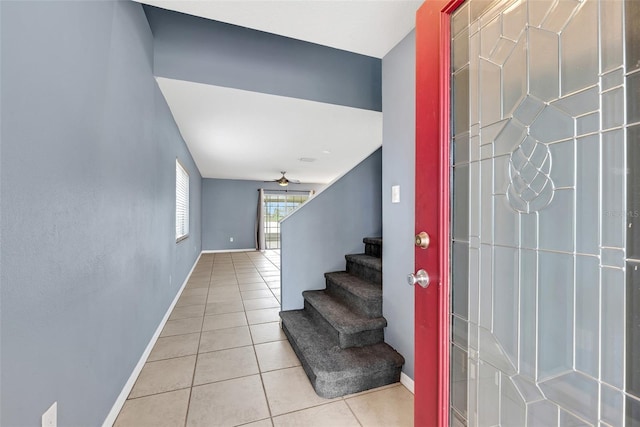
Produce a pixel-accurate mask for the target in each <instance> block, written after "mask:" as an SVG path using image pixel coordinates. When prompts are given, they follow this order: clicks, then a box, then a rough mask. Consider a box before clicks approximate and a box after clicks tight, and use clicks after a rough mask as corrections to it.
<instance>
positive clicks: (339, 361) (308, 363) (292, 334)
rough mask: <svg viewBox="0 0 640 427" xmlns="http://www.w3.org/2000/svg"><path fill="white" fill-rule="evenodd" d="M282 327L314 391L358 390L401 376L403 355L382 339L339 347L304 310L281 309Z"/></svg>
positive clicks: (327, 395) (335, 393) (328, 394)
mask: <svg viewBox="0 0 640 427" xmlns="http://www.w3.org/2000/svg"><path fill="white" fill-rule="evenodd" d="M280 317H281V318H282V327H283V330H284V332H285V334H286V335H287V338H288V339H289V342H290V343H291V346H292V347H293V350H294V351H295V353H296V355H297V356H298V358H299V359H300V362H301V363H302V367H303V368H304V370H305V372H306V373H307V376H308V377H309V379H310V381H311V384H312V385H313V388H314V389H315V391H316V393H317V394H318V395H319V396H321V397H324V398H327V399H332V398H334V397H340V396H344V395H346V394H352V393H357V392H360V391H364V390H369V389H372V388H376V387H382V386H384V385H387V384H392V383H396V382H398V381H399V380H400V370H401V367H402V365H403V364H404V358H403V357H402V356H401V355H400V354H399V353H398V352H396V351H395V350H394V349H393V348H391V347H390V346H389V345H387V344H385V343H383V342H381V343H378V344H374V345H370V346H366V347H352V348H347V349H341V348H340V347H339V346H338V343H337V342H336V341H335V340H334V339H333V337H332V336H331V334H329V333H328V332H327V331H326V330H324V329H323V328H321V327H318V326H317V325H316V324H315V323H314V319H313V318H311V316H309V315H308V313H306V312H305V311H304V310H292V311H283V312H281V313H280Z"/></svg>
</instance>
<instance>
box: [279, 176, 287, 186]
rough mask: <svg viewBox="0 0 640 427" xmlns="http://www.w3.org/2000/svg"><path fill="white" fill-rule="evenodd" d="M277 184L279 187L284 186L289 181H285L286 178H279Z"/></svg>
mask: <svg viewBox="0 0 640 427" xmlns="http://www.w3.org/2000/svg"><path fill="white" fill-rule="evenodd" d="M278 185H279V186H281V187H286V186H287V185H289V181H287V180H286V179H283V178H281V179H279V180H278Z"/></svg>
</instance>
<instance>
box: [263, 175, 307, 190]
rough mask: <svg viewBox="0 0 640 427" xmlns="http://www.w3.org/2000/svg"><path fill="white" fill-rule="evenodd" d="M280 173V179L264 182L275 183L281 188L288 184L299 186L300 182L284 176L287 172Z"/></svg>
mask: <svg viewBox="0 0 640 427" xmlns="http://www.w3.org/2000/svg"><path fill="white" fill-rule="evenodd" d="M280 173H281V174H282V176H281V177H280V178H278V179H273V180H271V181H265V182H277V183H278V185H280V186H282V187H286V186H287V185H289V184H300V181H298V180H295V179H289V178H287V177H286V176H284V175H285V174H286V173H287V172H284V171H280Z"/></svg>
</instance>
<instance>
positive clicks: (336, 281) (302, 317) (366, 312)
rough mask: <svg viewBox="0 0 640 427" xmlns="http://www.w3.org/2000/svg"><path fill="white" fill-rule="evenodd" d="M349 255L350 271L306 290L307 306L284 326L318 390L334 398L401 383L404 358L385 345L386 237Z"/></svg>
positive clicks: (286, 314) (290, 314)
mask: <svg viewBox="0 0 640 427" xmlns="http://www.w3.org/2000/svg"><path fill="white" fill-rule="evenodd" d="M363 242H364V243H365V252H366V253H365V254H355V255H346V256H345V259H346V261H347V271H340V272H333V273H326V274H325V278H326V282H327V288H326V289H325V290H321V291H305V292H303V297H304V300H305V303H304V307H305V308H304V309H303V310H291V311H283V312H281V313H280V317H281V318H282V326H283V329H284V332H285V334H286V335H287V337H288V338H289V341H290V343H291V346H292V347H293V349H294V351H295V352H296V354H297V355H298V358H299V359H300V361H301V362H302V366H303V368H304V370H305V372H306V373H307V376H308V377H309V379H310V380H311V383H312V385H313V387H314V389H315V390H316V393H318V395H320V396H322V397H326V398H333V397H339V396H344V395H345V394H350V393H356V392H359V391H363V390H368V389H370V388H374V387H380V386H383V385H386V384H390V383H393V382H397V381H399V379H400V370H401V368H402V365H403V364H404V358H403V357H402V356H401V355H400V354H399V353H398V352H396V351H395V350H394V349H393V348H391V347H390V346H389V345H387V344H385V343H384V327H385V326H386V324H387V321H386V319H385V318H384V317H382V259H381V258H380V257H381V255H382V239H381V238H377V237H367V238H365V239H363Z"/></svg>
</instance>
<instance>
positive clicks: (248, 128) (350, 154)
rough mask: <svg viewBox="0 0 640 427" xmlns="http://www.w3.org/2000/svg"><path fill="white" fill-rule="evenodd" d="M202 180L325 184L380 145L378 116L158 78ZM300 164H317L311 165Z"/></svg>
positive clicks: (380, 119) (343, 108) (367, 112)
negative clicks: (284, 178) (284, 176)
mask: <svg viewBox="0 0 640 427" xmlns="http://www.w3.org/2000/svg"><path fill="white" fill-rule="evenodd" d="M157 80H158V84H159V86H160V89H161V90H162V93H163V94H164V96H165V98H166V99H167V102H168V104H169V108H171V112H172V113H173V117H174V119H175V121H176V123H177V124H178V127H179V128H180V132H181V133H182V137H183V138H184V140H185V141H186V143H187V146H188V147H189V151H190V152H191V154H192V156H193V158H194V160H195V162H196V165H197V166H198V169H199V170H200V173H201V174H202V176H203V177H206V178H225V179H251V180H260V181H261V180H271V179H277V178H279V177H280V171H286V172H287V178H290V179H295V180H300V181H302V182H314V183H323V184H326V183H328V182H330V181H332V180H333V179H334V178H336V177H337V176H339V175H341V174H343V173H344V172H346V171H347V170H349V169H350V168H352V167H353V166H354V165H356V164H357V163H358V162H359V161H361V160H363V159H364V158H365V157H366V156H368V155H369V154H371V153H372V152H373V151H375V149H376V148H377V147H379V146H380V145H381V144H382V113H380V112H376V111H369V110H362V109H358V108H351V107H343V106H338V105H332V104H325V103H321V102H313V101H307V100H301V99H295V98H288V97H284V96H276V95H268V94H263V93H257V92H249V91H243V90H238V89H230V88H225V87H220V86H211V85H206V84H201V83H193V82H185V81H181V80H173V79H166V78H158V79H157ZM301 158H308V159H309V158H311V159H315V161H313V162H303V161H300V159H301Z"/></svg>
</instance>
